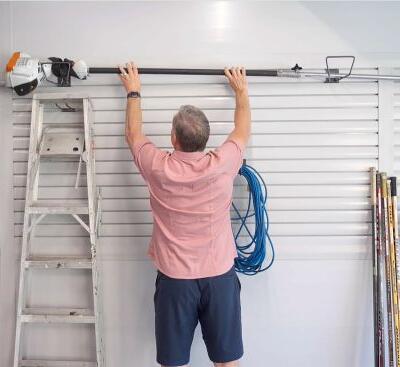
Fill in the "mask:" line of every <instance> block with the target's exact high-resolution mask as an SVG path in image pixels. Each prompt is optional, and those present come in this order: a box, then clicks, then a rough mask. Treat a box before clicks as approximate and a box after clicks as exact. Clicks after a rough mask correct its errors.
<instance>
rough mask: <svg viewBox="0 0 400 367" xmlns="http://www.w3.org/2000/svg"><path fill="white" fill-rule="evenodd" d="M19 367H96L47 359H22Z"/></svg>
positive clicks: (80, 362) (82, 363)
mask: <svg viewBox="0 0 400 367" xmlns="http://www.w3.org/2000/svg"><path fill="white" fill-rule="evenodd" d="M19 366H20V367H96V362H89V361H52V360H48V359H23V360H22V361H20V362H19Z"/></svg>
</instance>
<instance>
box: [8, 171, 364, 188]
mask: <svg viewBox="0 0 400 367" xmlns="http://www.w3.org/2000/svg"><path fill="white" fill-rule="evenodd" d="M263 178H264V179H265V180H266V183H267V185H287V184H290V185H295V184H298V185H329V184H331V185H342V184H350V185H353V184H354V185H357V184H360V185H366V184H368V183H369V172H368V171H367V170H365V171H358V172H354V171H349V172H268V174H267V175H264V177H263ZM75 179H76V172H74V173H71V174H47V175H42V176H41V179H40V183H41V185H44V186H72V185H75ZM96 180H97V184H98V185H99V186H127V185H128V186H129V185H144V184H145V182H144V180H143V178H142V177H141V176H140V175H139V174H138V173H119V174H113V175H108V174H99V173H98V174H97V177H96ZM80 182H81V185H83V184H84V182H83V177H82V176H81V180H80ZM25 184H26V175H25V174H15V175H14V186H25Z"/></svg>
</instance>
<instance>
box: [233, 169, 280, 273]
mask: <svg viewBox="0 0 400 367" xmlns="http://www.w3.org/2000/svg"><path fill="white" fill-rule="evenodd" d="M239 175H241V176H243V177H244V178H245V179H246V181H247V184H248V187H249V198H248V203H247V209H246V213H245V214H244V215H242V214H241V213H240V212H239V210H238V209H237V207H236V205H235V204H234V203H233V202H232V207H233V209H234V211H235V212H236V215H237V217H233V218H231V220H232V221H233V222H240V225H239V228H238V230H237V231H236V233H234V237H235V242H236V248H237V253H238V257H237V258H236V259H235V269H236V271H237V272H239V273H243V274H246V275H255V274H257V273H259V272H262V271H265V270H267V269H269V268H270V267H271V265H272V264H273V262H274V259H275V250H274V245H273V243H272V240H271V237H270V236H269V233H268V230H269V218H268V213H267V198H268V192H267V187H266V185H265V181H264V180H263V178H262V177H261V175H260V174H259V173H258V172H257V171H256V170H255V169H254V168H253V167H251V166H249V165H247V164H246V163H245V162H244V163H243V165H242V167H241V168H240V170H239ZM251 204H252V205H251ZM251 207H253V210H252V211H251ZM253 217H254V233H252V231H251V230H250V229H249V227H248V225H247V223H246V222H247V220H248V219H249V218H253ZM243 230H244V231H246V232H247V234H248V236H249V237H250V242H248V243H244V244H240V243H239V236H240V234H241V232H242V231H243ZM267 243H268V246H269V248H270V249H271V251H270V252H271V253H270V258H269V260H268V262H267V264H266V265H264V267H263V263H264V261H265V260H266V257H267Z"/></svg>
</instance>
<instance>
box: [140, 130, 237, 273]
mask: <svg viewBox="0 0 400 367" xmlns="http://www.w3.org/2000/svg"><path fill="white" fill-rule="evenodd" d="M243 149H244V147H243V146H240V145H239V144H238V143H237V142H235V141H234V140H227V141H226V142H225V143H224V144H222V145H221V146H220V147H219V148H218V149H216V150H214V151H210V152H207V153H205V152H183V151H177V150H175V151H173V152H172V153H169V152H166V151H162V150H159V149H157V148H156V147H155V146H154V144H152V143H151V142H150V141H149V140H148V139H146V138H145V139H143V140H141V141H139V142H137V144H135V145H134V149H133V153H134V159H135V163H136V165H137V166H138V168H139V170H140V172H141V174H142V175H143V177H144V179H145V180H146V182H147V184H148V188H149V191H150V204H151V208H152V212H153V218H154V226H153V235H152V240H151V243H150V247H149V251H148V254H149V255H150V256H151V258H152V259H153V260H154V262H155V265H156V266H157V268H158V269H160V270H161V271H162V272H163V273H165V274H167V275H169V276H171V277H174V278H184V279H194V278H201V277H208V276H215V275H219V274H222V273H224V272H226V271H227V270H229V269H230V268H231V267H232V265H233V259H234V258H235V257H236V256H237V253H236V249H235V244H234V238H233V234H232V229H231V222H230V206H231V201H232V190H233V180H234V178H235V176H236V175H237V173H238V170H239V168H240V165H241V163H242V156H243Z"/></svg>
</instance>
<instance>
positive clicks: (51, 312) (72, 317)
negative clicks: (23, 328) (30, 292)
mask: <svg viewBox="0 0 400 367" xmlns="http://www.w3.org/2000/svg"><path fill="white" fill-rule="evenodd" d="M21 322H30V323H33V322H40V323H67V324H92V323H94V322H95V317H94V315H93V311H92V310H90V309H87V308H38V307H35V308H33V307H30V308H25V309H24V310H23V313H22V315H21Z"/></svg>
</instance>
